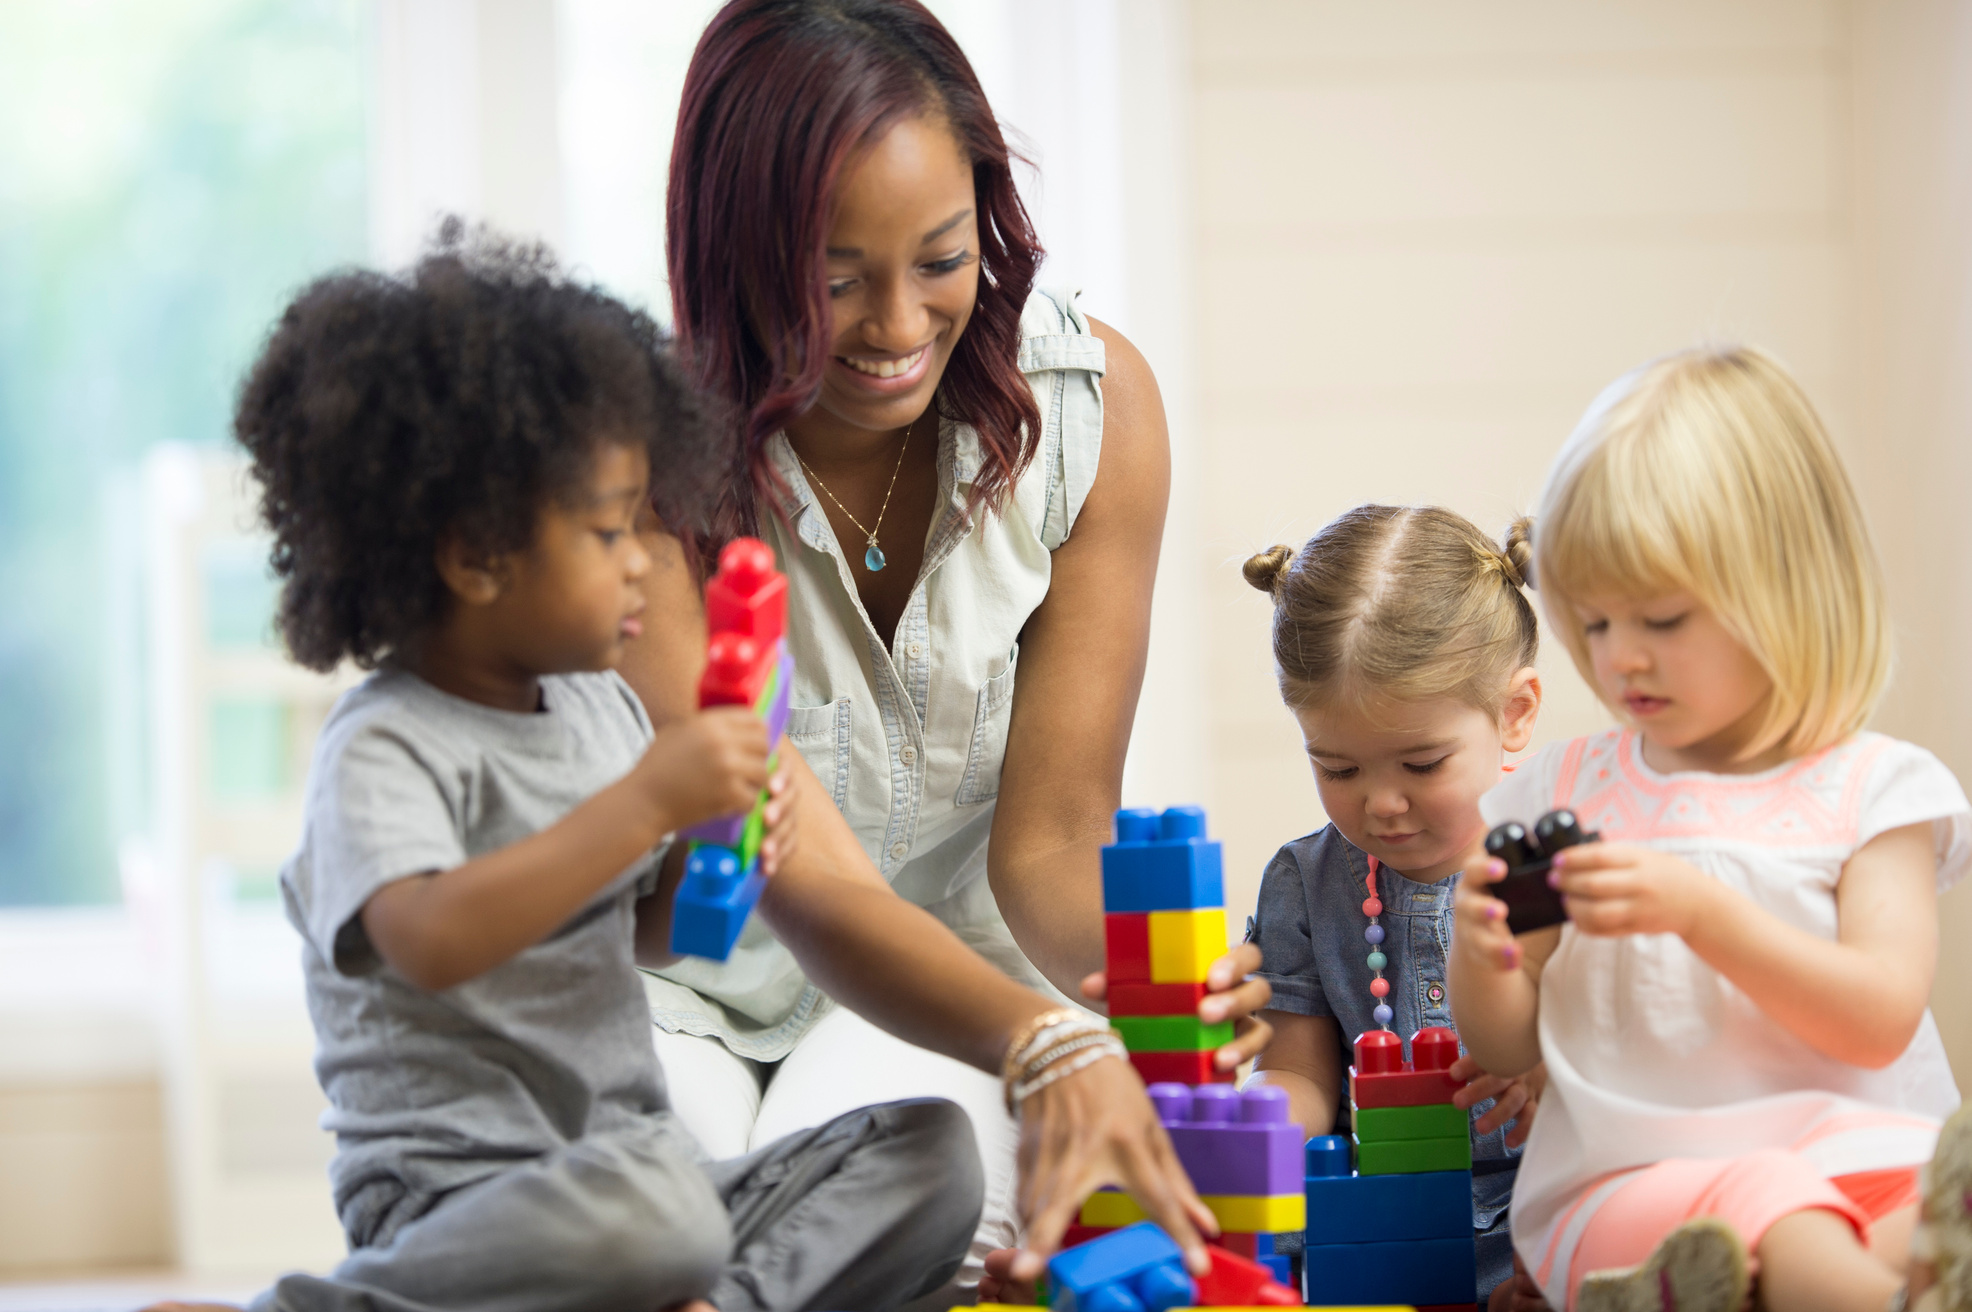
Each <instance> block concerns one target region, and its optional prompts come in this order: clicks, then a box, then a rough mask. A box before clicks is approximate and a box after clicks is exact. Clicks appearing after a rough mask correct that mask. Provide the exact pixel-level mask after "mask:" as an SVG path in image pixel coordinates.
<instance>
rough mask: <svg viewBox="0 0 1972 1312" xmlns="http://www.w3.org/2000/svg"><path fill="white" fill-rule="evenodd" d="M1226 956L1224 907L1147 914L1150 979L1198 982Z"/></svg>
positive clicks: (1202, 981)
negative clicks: (1215, 963) (1214, 963)
mask: <svg viewBox="0 0 1972 1312" xmlns="http://www.w3.org/2000/svg"><path fill="white" fill-rule="evenodd" d="M1225 955H1226V909H1225V908H1224V907H1201V908H1199V909H1198V910H1195V911H1153V912H1151V913H1150V982H1151V983H1153V984H1202V983H1204V982H1205V972H1206V971H1208V970H1210V969H1211V968H1212V963H1213V962H1215V961H1217V960H1218V959H1219V958H1220V957H1223V956H1225Z"/></svg>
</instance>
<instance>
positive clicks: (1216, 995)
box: [1082, 943, 1274, 1071]
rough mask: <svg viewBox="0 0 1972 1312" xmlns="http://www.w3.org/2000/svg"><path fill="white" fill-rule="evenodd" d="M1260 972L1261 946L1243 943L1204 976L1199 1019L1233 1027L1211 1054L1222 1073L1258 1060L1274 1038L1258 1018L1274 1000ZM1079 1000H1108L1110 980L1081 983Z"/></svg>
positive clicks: (1101, 976) (1098, 978)
mask: <svg viewBox="0 0 1972 1312" xmlns="http://www.w3.org/2000/svg"><path fill="white" fill-rule="evenodd" d="M1259 969H1260V945H1259V944H1257V943H1242V944H1240V945H1239V946H1238V947H1236V948H1234V949H1233V950H1232V951H1231V952H1228V953H1227V954H1226V955H1225V956H1223V957H1220V958H1219V959H1218V960H1217V961H1215V962H1213V963H1212V969H1211V970H1209V971H1207V972H1206V973H1205V987H1206V990H1207V992H1206V994H1205V997H1204V998H1203V999H1202V1000H1201V1001H1200V1002H1199V1004H1198V1018H1199V1019H1200V1020H1202V1021H1204V1022H1205V1023H1206V1024H1207V1025H1217V1024H1218V1023H1219V1022H1220V1021H1223V1020H1230V1021H1231V1022H1232V1023H1233V1039H1232V1042H1231V1043H1228V1044H1225V1045H1224V1046H1223V1047H1221V1048H1220V1049H1219V1050H1218V1051H1217V1052H1215V1053H1213V1054H1212V1064H1213V1065H1214V1066H1217V1067H1218V1068H1219V1069H1220V1070H1222V1071H1230V1070H1236V1069H1238V1068H1239V1067H1240V1066H1241V1065H1243V1064H1244V1063H1246V1062H1249V1061H1251V1060H1252V1059H1253V1058H1255V1057H1257V1056H1259V1055H1260V1053H1261V1052H1262V1051H1264V1050H1265V1048H1266V1046H1267V1044H1268V1042H1269V1041H1270V1040H1272V1038H1273V1037H1274V1027H1273V1026H1271V1025H1269V1024H1268V1023H1267V1022H1266V1021H1264V1020H1261V1019H1260V1017H1259V1016H1258V1014H1257V1013H1258V1012H1259V1011H1260V1010H1261V1009H1262V1008H1264V1007H1265V1006H1266V1005H1267V1004H1268V1003H1269V1002H1271V1001H1273V996H1274V986H1273V985H1271V984H1269V983H1267V981H1265V980H1263V979H1260V978H1258V977H1256V976H1255V975H1254V972H1255V971H1257V970H1259ZM1082 996H1083V997H1085V998H1087V999H1088V1000H1089V1001H1091V1002H1101V1001H1102V1000H1103V999H1104V998H1106V997H1108V996H1109V976H1107V975H1105V974H1104V973H1103V972H1102V971H1099V970H1098V971H1096V972H1095V973H1094V974H1093V975H1090V976H1088V977H1086V978H1085V979H1083V981H1082Z"/></svg>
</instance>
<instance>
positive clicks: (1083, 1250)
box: [1048, 1222, 1198, 1312]
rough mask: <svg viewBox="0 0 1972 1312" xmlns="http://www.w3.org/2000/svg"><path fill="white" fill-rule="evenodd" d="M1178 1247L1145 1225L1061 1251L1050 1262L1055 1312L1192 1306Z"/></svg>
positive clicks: (1191, 1284) (1149, 1311) (1159, 1311)
mask: <svg viewBox="0 0 1972 1312" xmlns="http://www.w3.org/2000/svg"><path fill="white" fill-rule="evenodd" d="M1197 1289H1198V1286H1197V1283H1196V1282H1195V1281H1193V1280H1192V1278H1191V1276H1190V1274H1189V1273H1187V1272H1186V1270H1185V1264H1184V1254H1183V1253H1182V1252H1181V1251H1180V1250H1179V1248H1178V1245H1177V1243H1176V1241H1174V1240H1173V1239H1172V1238H1171V1236H1169V1235H1167V1234H1165V1233H1164V1232H1163V1231H1162V1230H1160V1229H1158V1228H1157V1227H1156V1226H1154V1225H1151V1224H1149V1223H1148V1222H1145V1223H1143V1224H1140V1225H1132V1226H1129V1227H1127V1228H1126V1229H1122V1230H1118V1231H1116V1232H1115V1233H1113V1234H1106V1235H1104V1236H1102V1237H1101V1238H1100V1239H1092V1240H1090V1241H1089V1242H1088V1243H1086V1244H1082V1245H1079V1246H1078V1247H1075V1248H1067V1249H1063V1250H1062V1251H1061V1252H1059V1253H1056V1254H1055V1255H1054V1257H1053V1259H1052V1260H1050V1261H1049V1262H1048V1291H1049V1295H1050V1297H1049V1300H1048V1305H1049V1306H1050V1307H1051V1308H1053V1309H1054V1312H1166V1310H1167V1309H1170V1308H1175V1307H1184V1306H1187V1305H1190V1304H1193V1303H1194V1302H1196V1295H1197Z"/></svg>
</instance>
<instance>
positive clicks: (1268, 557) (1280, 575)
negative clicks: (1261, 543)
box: [1239, 545, 1294, 596]
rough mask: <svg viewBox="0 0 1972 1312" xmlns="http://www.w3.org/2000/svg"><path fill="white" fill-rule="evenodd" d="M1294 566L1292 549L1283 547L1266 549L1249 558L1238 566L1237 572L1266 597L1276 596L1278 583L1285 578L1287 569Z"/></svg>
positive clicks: (1278, 589)
mask: <svg viewBox="0 0 1972 1312" xmlns="http://www.w3.org/2000/svg"><path fill="white" fill-rule="evenodd" d="M1293 564H1294V548H1293V547H1290V546H1285V545H1275V546H1271V547H1268V548H1267V549H1266V550H1265V551H1263V552H1261V553H1260V554H1259V555H1257V556H1251V557H1249V558H1248V559H1247V561H1246V563H1245V564H1244V565H1242V566H1240V570H1239V572H1240V573H1242V574H1244V575H1245V576H1246V581H1247V582H1248V583H1251V584H1252V585H1253V586H1254V587H1256V588H1258V589H1260V591H1262V592H1264V593H1266V594H1267V595H1268V596H1275V595H1278V594H1279V592H1280V582H1281V580H1282V579H1284V578H1286V577H1287V571H1288V569H1289V567H1291V566H1292V565H1293Z"/></svg>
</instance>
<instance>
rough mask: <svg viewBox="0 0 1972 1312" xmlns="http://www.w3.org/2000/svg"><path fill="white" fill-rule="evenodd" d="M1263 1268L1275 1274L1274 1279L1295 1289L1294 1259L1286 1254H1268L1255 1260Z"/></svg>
mask: <svg viewBox="0 0 1972 1312" xmlns="http://www.w3.org/2000/svg"><path fill="white" fill-rule="evenodd" d="M1255 1260H1256V1261H1258V1262H1259V1263H1260V1265H1261V1266H1263V1267H1265V1268H1267V1270H1269V1271H1271V1272H1273V1275H1274V1279H1276V1280H1278V1281H1280V1282H1281V1283H1282V1284H1283V1285H1286V1286H1287V1287H1288V1288H1289V1289H1292V1288H1294V1259H1293V1258H1291V1257H1288V1256H1287V1255H1286V1254H1284V1253H1267V1254H1264V1255H1262V1256H1261V1257H1259V1258H1257V1259H1255Z"/></svg>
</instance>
